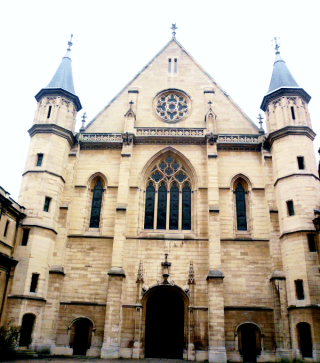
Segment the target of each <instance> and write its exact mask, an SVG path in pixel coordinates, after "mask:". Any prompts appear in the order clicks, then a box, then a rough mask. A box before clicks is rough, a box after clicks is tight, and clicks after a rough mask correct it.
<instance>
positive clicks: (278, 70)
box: [260, 46, 311, 111]
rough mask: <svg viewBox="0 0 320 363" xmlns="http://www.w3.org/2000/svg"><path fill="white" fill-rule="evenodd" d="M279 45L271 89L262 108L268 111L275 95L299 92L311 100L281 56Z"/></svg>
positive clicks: (306, 99) (264, 99)
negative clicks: (268, 106)
mask: <svg viewBox="0 0 320 363" xmlns="http://www.w3.org/2000/svg"><path fill="white" fill-rule="evenodd" d="M278 48H279V46H277V47H276V59H275V61H274V64H273V72H272V77H271V81H270V85H269V90H268V92H267V94H266V95H265V96H264V98H263V101H262V104H261V106H260V107H261V109H262V110H263V111H266V109H267V105H268V103H269V101H270V100H271V99H273V98H275V97H280V96H281V95H283V94H293V93H298V94H300V95H301V97H303V98H304V99H305V101H306V102H309V101H310V99H311V97H310V95H309V94H308V93H307V92H306V91H305V90H304V89H303V88H301V87H299V85H298V83H297V82H296V80H295V79H294V78H293V75H292V74H291V72H290V71H289V68H288V67H287V65H286V63H285V61H284V60H283V59H282V58H281V55H280V52H279V49H278Z"/></svg>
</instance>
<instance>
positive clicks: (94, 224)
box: [90, 180, 103, 228]
mask: <svg viewBox="0 0 320 363" xmlns="http://www.w3.org/2000/svg"><path fill="white" fill-rule="evenodd" d="M102 193H103V187H102V184H101V181H100V180H98V181H97V184H96V186H95V187H94V189H93V197H92V207H91V218H90V228H99V224H100V212H101V202H102Z"/></svg>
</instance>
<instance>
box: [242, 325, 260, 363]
mask: <svg viewBox="0 0 320 363" xmlns="http://www.w3.org/2000/svg"><path fill="white" fill-rule="evenodd" d="M239 345H240V349H239V350H240V354H241V355H242V356H243V362H246V363H249V362H252V363H255V362H257V355H260V354H261V334H260V330H259V329H258V327H257V326H256V325H254V324H250V323H248V324H243V325H241V326H240V328H239Z"/></svg>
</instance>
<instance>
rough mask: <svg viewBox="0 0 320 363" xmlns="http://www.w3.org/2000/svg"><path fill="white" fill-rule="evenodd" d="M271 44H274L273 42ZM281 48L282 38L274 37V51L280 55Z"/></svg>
mask: <svg viewBox="0 0 320 363" xmlns="http://www.w3.org/2000/svg"><path fill="white" fill-rule="evenodd" d="M271 42H272V43H273V40H272V41H271ZM279 48H280V38H279V37H274V50H275V51H276V54H280V52H279Z"/></svg>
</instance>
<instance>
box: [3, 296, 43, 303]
mask: <svg viewBox="0 0 320 363" xmlns="http://www.w3.org/2000/svg"><path fill="white" fill-rule="evenodd" d="M8 299H20V300H35V301H40V302H44V303H46V302H47V300H46V299H44V298H43V297H38V296H29V295H8Z"/></svg>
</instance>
